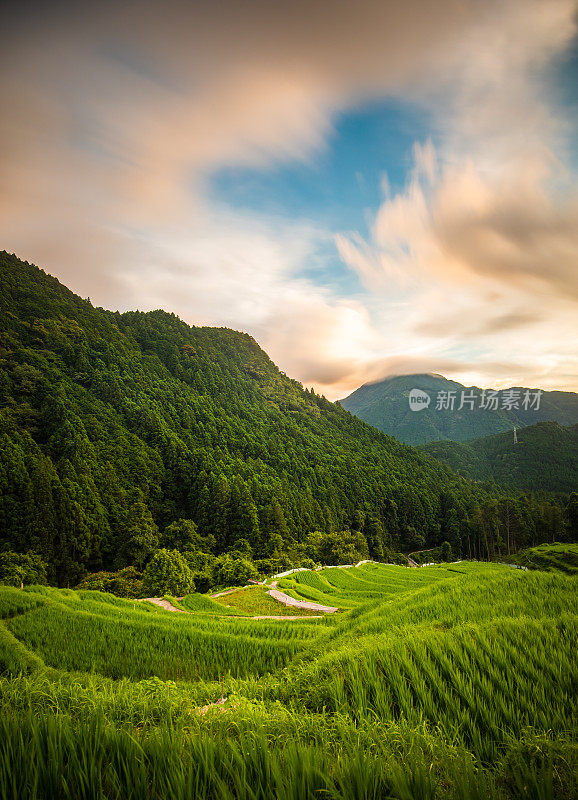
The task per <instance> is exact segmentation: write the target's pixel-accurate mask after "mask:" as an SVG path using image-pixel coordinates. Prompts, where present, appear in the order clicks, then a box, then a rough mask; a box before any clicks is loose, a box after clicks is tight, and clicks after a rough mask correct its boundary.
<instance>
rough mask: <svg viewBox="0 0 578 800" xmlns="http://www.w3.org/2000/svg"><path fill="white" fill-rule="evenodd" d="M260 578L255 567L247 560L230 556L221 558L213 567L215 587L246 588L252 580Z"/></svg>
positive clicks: (226, 555)
mask: <svg viewBox="0 0 578 800" xmlns="http://www.w3.org/2000/svg"><path fill="white" fill-rule="evenodd" d="M258 577H259V573H258V572H257V568H256V567H255V565H254V564H253V563H252V562H251V561H249V560H248V559H246V558H233V557H232V556H230V555H229V554H225V555H222V556H220V557H219V558H217V559H216V560H215V563H214V566H213V582H214V585H215V586H244V585H245V584H246V583H247V582H248V581H249V580H250V579H251V578H253V579H254V580H256V579H257V578H258Z"/></svg>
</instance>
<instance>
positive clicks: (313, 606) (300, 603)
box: [267, 589, 339, 614]
mask: <svg viewBox="0 0 578 800" xmlns="http://www.w3.org/2000/svg"><path fill="white" fill-rule="evenodd" d="M267 594H270V595H271V597H273V598H274V599H275V600H279V602H280V603H283V604H284V605H286V606H293V607H294V608H306V609H308V610H309V611H322V612H323V613H324V614H335V612H336V611H339V609H338V608H334V607H333V606H321V605H319V603H310V602H309V601H308V600H295V598H294V597H290V596H289V595H288V594H284V593H283V592H279V591H278V590H277V589H271V590H270V591H268V592H267Z"/></svg>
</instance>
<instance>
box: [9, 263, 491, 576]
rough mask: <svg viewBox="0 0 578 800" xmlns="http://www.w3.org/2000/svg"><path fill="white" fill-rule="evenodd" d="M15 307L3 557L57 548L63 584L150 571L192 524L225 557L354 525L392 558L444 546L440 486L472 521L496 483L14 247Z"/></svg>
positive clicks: (244, 340) (255, 359) (232, 348)
mask: <svg viewBox="0 0 578 800" xmlns="http://www.w3.org/2000/svg"><path fill="white" fill-rule="evenodd" d="M0 305H1V316H0V320H1V323H0V325H1V327H0V370H1V371H0V398H1V399H0V447H1V462H0V537H1V538H0V549H1V548H2V547H4V548H6V547H10V548H12V549H15V550H17V551H21V552H24V551H28V550H32V551H35V552H37V553H39V554H40V555H41V556H42V557H43V558H44V559H45V560H46V561H47V562H48V564H49V568H50V575H51V578H52V580H57V581H59V582H60V583H66V582H70V583H71V585H73V584H74V582H75V581H76V580H77V579H78V578H79V577H80V576H81V575H82V574H83V573H84V572H85V571H86V570H87V569H89V570H94V569H100V568H120V567H123V566H125V565H128V564H132V565H136V566H137V567H139V566H142V565H143V564H144V562H145V561H146V560H147V559H148V558H149V557H150V554H151V553H152V552H153V551H154V550H155V549H156V548H157V547H158V546H159V536H160V535H161V534H162V531H163V530H164V529H165V528H166V527H167V526H168V525H169V524H170V523H172V522H173V521H175V520H178V519H189V520H193V521H194V522H196V523H197V525H198V531H199V534H200V536H201V537H202V540H203V541H204V543H205V545H204V546H205V547H206V548H207V549H211V548H212V549H213V552H217V553H218V552H223V551H226V550H229V549H231V548H233V547H234V546H235V545H236V543H238V542H239V541H242V542H243V546H244V547H246V546H247V542H248V545H249V547H250V549H251V551H252V553H253V555H254V556H255V557H263V556H265V557H266V556H270V555H271V554H274V553H277V552H279V551H280V550H282V549H283V548H287V547H288V546H290V545H291V544H292V543H294V542H297V541H299V540H301V539H302V538H303V537H304V536H305V535H306V534H307V533H308V532H310V531H314V530H325V531H329V530H336V531H339V530H343V529H354V530H356V531H362V532H363V534H364V535H365V537H366V538H367V541H368V543H369V548H370V553H371V554H372V555H374V556H375V555H377V556H379V554H380V552H381V550H382V548H383V547H387V546H393V547H396V548H400V547H402V546H403V545H404V540H405V538H406V537H411V536H412V535H413V534H414V533H415V531H416V530H418V531H419V532H420V535H424V536H425V537H426V539H427V540H428V541H434V542H435V541H436V540H437V538H438V537H439V535H440V524H442V526H443V521H442V523H440V500H439V498H440V493H442V492H445V495H444V496H445V498H446V499H445V501H444V503H445V505H444V508H446V510H447V509H449V510H451V511H452V513H455V510H454V507H455V509H459V514H460V515H461V516H463V514H465V513H466V511H465V509H466V507H467V506H468V504H470V503H471V502H472V492H475V491H478V490H477V489H475V487H474V488H472V487H470V486H468V485H467V484H466V483H465V482H464V480H463V479H462V478H456V477H455V476H454V475H453V474H452V473H451V472H450V470H449V469H448V468H447V467H446V466H445V465H443V464H441V463H439V462H438V461H436V460H435V459H433V458H429V457H427V456H424V455H422V454H420V453H418V452H417V451H416V450H414V449H412V448H410V447H407V446H405V445H403V444H400V443H399V442H397V441H395V440H393V439H391V438H389V437H387V436H385V435H383V434H382V433H380V432H379V431H377V430H375V429H373V428H371V427H369V426H368V425H366V424H364V423H363V422H361V421H360V420H359V419H357V418H356V417H354V416H352V415H350V414H349V413H348V412H346V411H345V410H343V409H341V408H340V407H339V406H338V405H334V404H333V403H330V402H329V401H327V400H326V399H325V398H323V397H319V396H317V395H316V394H314V393H313V392H308V391H307V390H304V389H303V388H302V386H301V385H300V384H299V383H297V382H296V381H293V380H291V379H289V378H288V377H286V376H285V375H284V374H283V373H282V372H280V371H279V370H278V369H277V367H276V366H275V365H274V364H273V363H272V362H271V360H270V359H269V358H268V357H267V355H266V354H265V353H264V352H263V351H262V350H261V349H260V348H259V346H258V345H257V344H256V342H255V341H254V340H253V339H252V338H251V337H250V336H248V335H246V334H243V333H238V332H235V331H232V330H227V329H217V328H199V327H189V326H188V325H186V324H185V323H183V322H182V321H181V320H179V319H178V318H177V317H176V316H174V315H173V314H169V313H166V312H163V311H154V312H150V313H141V312H137V311H135V312H129V313H125V314H120V313H118V312H109V311H105V310H103V309H99V308H94V307H93V306H92V305H91V303H90V302H89V301H87V300H82V299H81V298H79V297H77V296H76V295H75V294H73V293H72V292H71V291H69V290H68V289H67V288H66V287H64V286H62V285H61V284H60V283H59V282H58V281H57V280H56V279H55V278H53V277H50V276H48V275H46V274H45V273H44V272H42V271H41V270H40V269H38V268H37V267H35V266H33V265H31V264H28V263H25V262H22V261H20V260H18V259H17V258H16V257H15V256H13V255H10V254H8V253H5V252H3V253H1V254H0ZM448 497H449V498H450V501H449V503H448V500H447V498H448ZM211 537H214V538H211Z"/></svg>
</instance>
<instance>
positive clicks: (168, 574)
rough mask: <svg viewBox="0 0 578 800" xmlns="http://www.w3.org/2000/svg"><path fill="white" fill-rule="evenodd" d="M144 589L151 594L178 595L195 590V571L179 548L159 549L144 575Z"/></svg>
mask: <svg viewBox="0 0 578 800" xmlns="http://www.w3.org/2000/svg"><path fill="white" fill-rule="evenodd" d="M143 591H144V593H145V594H147V595H150V596H160V595H164V594H172V595H175V596H178V597H181V596H182V595H185V594H189V593H190V592H194V591H195V581H194V579H193V573H192V572H191V569H190V567H189V565H188V564H187V561H186V559H185V558H184V556H182V555H181V553H179V551H178V550H157V552H156V553H155V555H154V556H153V557H152V559H151V561H150V562H149V564H148V565H147V568H146V569H145V571H144V575H143Z"/></svg>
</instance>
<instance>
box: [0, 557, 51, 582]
mask: <svg viewBox="0 0 578 800" xmlns="http://www.w3.org/2000/svg"><path fill="white" fill-rule="evenodd" d="M0 583H7V584H9V585H10V586H20V584H21V583H27V584H33V583H46V563H45V562H44V561H43V560H42V559H41V558H40V556H39V555H38V554H37V553H15V552H14V551H13V550H6V551H5V552H4V553H0Z"/></svg>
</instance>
